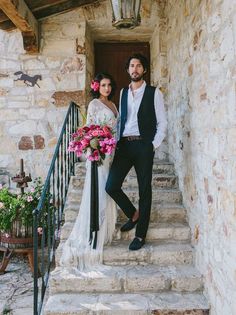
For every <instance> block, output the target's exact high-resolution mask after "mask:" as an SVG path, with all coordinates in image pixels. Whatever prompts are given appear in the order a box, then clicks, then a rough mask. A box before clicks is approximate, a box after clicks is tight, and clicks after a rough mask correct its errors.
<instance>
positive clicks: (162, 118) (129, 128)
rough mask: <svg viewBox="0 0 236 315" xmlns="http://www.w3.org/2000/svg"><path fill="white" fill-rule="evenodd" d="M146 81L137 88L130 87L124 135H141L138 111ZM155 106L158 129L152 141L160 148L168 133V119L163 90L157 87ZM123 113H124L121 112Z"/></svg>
mask: <svg viewBox="0 0 236 315" xmlns="http://www.w3.org/2000/svg"><path fill="white" fill-rule="evenodd" d="M146 85H147V84H146V82H145V81H144V82H143V84H142V85H141V86H140V88H138V89H137V90H133V91H132V89H131V85H129V89H128V104H127V120H126V123H125V129H124V132H123V136H124V137H127V136H139V135H140V132H139V128H138V111H139V107H140V104H141V101H142V98H143V94H144V91H145V87H146ZM122 92H123V90H121V93H120V103H121V97H122ZM154 107H155V113H156V120H157V130H156V134H155V137H154V139H153V141H152V143H153V146H154V148H155V149H156V148H158V147H159V146H160V145H161V143H162V141H163V140H164V138H165V135H166V128H167V120H166V113H165V107H164V101H163V95H162V93H161V91H160V90H159V89H158V88H156V90H155V94H154ZM121 115H122V113H121Z"/></svg>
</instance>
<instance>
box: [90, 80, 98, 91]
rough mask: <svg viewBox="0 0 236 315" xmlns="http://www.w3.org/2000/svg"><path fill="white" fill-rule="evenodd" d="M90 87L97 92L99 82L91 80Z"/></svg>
mask: <svg viewBox="0 0 236 315" xmlns="http://www.w3.org/2000/svg"><path fill="white" fill-rule="evenodd" d="M90 87H91V89H92V90H94V92H97V91H99V87H100V84H99V82H98V81H94V80H92V82H91V85H90Z"/></svg>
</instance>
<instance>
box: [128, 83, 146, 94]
mask: <svg viewBox="0 0 236 315" xmlns="http://www.w3.org/2000/svg"><path fill="white" fill-rule="evenodd" d="M146 85H147V83H146V81H144V80H143V84H142V85H141V86H140V87H139V88H138V89H136V90H134V91H135V93H136V92H140V91H142V90H144V89H145V87H146ZM129 89H130V90H131V91H132V89H131V83H130V84H129Z"/></svg>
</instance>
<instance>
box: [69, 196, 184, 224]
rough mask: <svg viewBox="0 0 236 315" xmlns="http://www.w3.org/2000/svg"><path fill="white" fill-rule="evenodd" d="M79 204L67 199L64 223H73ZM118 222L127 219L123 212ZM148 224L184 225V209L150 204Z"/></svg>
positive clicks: (118, 216) (175, 206)
mask: <svg viewBox="0 0 236 315" xmlns="http://www.w3.org/2000/svg"><path fill="white" fill-rule="evenodd" d="M79 207H80V203H78V202H71V201H70V200H69V199H68V202H67V203H66V206H65V209H64V214H65V221H66V222H74V221H75V220H76V217H77V215H78V212H79ZM117 219H118V221H125V220H126V219H127V218H126V216H125V214H124V212H123V211H122V210H120V209H118V215H117ZM150 222H173V223H175V222H176V223H177V222H179V223H185V222H186V209H185V208H184V207H183V205H180V204H168V203H165V204H160V203H157V202H153V203H152V211H151V217H150Z"/></svg>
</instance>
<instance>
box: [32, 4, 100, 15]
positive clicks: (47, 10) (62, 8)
mask: <svg viewBox="0 0 236 315" xmlns="http://www.w3.org/2000/svg"><path fill="white" fill-rule="evenodd" d="M44 2H46V1H41V7H40V6H37V7H36V6H35V7H32V11H33V12H34V15H35V17H36V18H37V19H38V20H40V19H43V18H47V17H48V16H52V15H56V14H59V13H62V12H63V13H64V12H67V11H70V10H73V9H76V8H78V7H82V6H86V5H89V4H95V3H96V4H97V3H98V0H60V1H59V0H57V1H56V0H53V1H52V2H50V6H48V5H46V4H44V5H43V3H44Z"/></svg>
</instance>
